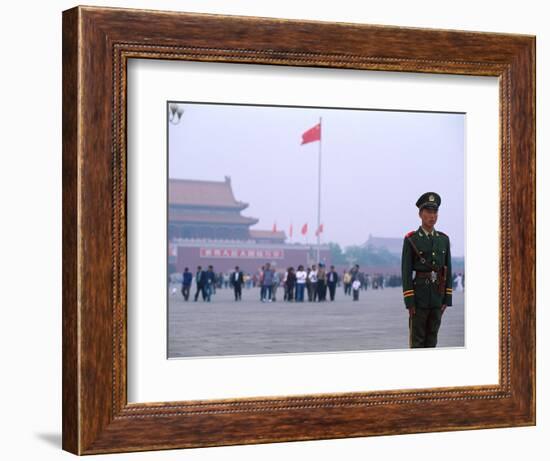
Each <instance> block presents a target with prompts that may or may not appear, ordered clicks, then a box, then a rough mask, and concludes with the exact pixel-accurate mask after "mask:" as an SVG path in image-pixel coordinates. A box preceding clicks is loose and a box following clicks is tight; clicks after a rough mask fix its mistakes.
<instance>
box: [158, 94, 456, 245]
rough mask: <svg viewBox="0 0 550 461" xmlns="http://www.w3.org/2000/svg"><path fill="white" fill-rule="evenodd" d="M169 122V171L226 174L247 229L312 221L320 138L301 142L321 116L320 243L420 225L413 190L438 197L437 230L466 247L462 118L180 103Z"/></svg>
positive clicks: (395, 233) (398, 233) (392, 233)
mask: <svg viewBox="0 0 550 461" xmlns="http://www.w3.org/2000/svg"><path fill="white" fill-rule="evenodd" d="M182 107H183V108H184V110H185V112H184V114H183V116H182V120H181V122H180V123H179V124H178V125H173V124H170V123H169V139H168V143H169V146H168V149H169V177H171V178H183V179H203V180H214V181H223V180H224V176H226V175H227V176H230V177H231V182H232V185H233V192H234V194H235V198H236V199H237V200H241V201H243V202H247V203H249V204H250V206H249V207H248V208H246V209H245V210H243V212H242V214H243V215H244V216H251V217H255V218H258V219H259V222H258V224H256V225H255V226H254V227H253V229H271V228H272V227H273V223H274V222H276V223H277V228H278V229H281V230H285V231H286V233H287V235H288V232H289V226H290V223H293V225H294V236H293V241H298V242H305V241H306V238H304V237H303V236H302V235H301V234H300V232H299V230H300V228H301V227H302V225H303V224H304V223H306V222H307V223H308V225H309V230H310V232H309V237H308V238H307V241H309V242H314V241H315V236H314V234H313V232H314V230H315V228H316V224H317V181H318V158H319V142H318V141H317V142H312V143H309V144H305V145H300V143H301V140H302V133H303V132H304V131H306V130H308V129H309V128H311V127H313V126H314V125H315V124H316V123H318V122H319V117H322V136H321V137H322V139H321V149H322V165H321V166H322V171H321V222H322V223H323V226H324V232H323V234H322V237H321V238H322V240H321V241H322V242H328V241H334V242H337V243H339V244H340V245H342V246H347V245H354V244H362V243H364V242H365V241H366V240H367V238H368V236H369V234H372V235H374V236H379V237H399V238H401V237H403V235H404V234H405V233H407V232H408V231H410V230H413V229H416V228H417V227H418V226H419V224H420V221H419V217H418V209H417V208H416V206H415V203H416V200H417V199H418V197H419V196H420V195H421V194H422V193H424V192H428V191H435V192H437V193H439V194H440V195H441V197H442V204H441V207H440V209H439V221H438V223H437V224H436V229H440V230H442V231H444V232H446V233H447V234H449V236H450V237H451V244H452V251H453V256H462V255H463V254H464V115H463V114H442V113H425V112H424V113H419V112H394V111H388V112H386V111H374V110H346V109H326V108H322V109H319V108H290V107H278V106H275V107H274V106H269V107H265V106H264V107H261V106H245V105H219V104H195V103H182Z"/></svg>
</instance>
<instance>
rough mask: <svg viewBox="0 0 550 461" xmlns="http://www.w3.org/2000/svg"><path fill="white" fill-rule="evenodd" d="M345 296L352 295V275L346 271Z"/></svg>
mask: <svg viewBox="0 0 550 461" xmlns="http://www.w3.org/2000/svg"><path fill="white" fill-rule="evenodd" d="M343 278H344V295H348V296H349V295H350V294H351V282H352V280H351V274H350V273H349V271H344V277H343Z"/></svg>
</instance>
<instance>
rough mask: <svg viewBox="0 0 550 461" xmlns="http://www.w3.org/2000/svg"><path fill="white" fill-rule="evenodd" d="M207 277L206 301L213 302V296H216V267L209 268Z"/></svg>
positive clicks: (205, 287) (205, 286)
mask: <svg viewBox="0 0 550 461" xmlns="http://www.w3.org/2000/svg"><path fill="white" fill-rule="evenodd" d="M205 277H206V281H205V285H204V289H205V291H206V301H207V302H211V300H212V294H216V273H215V272H214V266H212V265H210V266H208V270H207V271H206V275H205Z"/></svg>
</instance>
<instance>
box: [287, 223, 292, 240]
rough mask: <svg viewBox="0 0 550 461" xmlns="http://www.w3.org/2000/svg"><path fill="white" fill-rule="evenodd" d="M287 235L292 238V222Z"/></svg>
mask: <svg viewBox="0 0 550 461" xmlns="http://www.w3.org/2000/svg"><path fill="white" fill-rule="evenodd" d="M288 235H289V237H290V238H292V224H290V229H289V232H288Z"/></svg>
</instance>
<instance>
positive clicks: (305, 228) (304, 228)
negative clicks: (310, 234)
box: [302, 223, 307, 235]
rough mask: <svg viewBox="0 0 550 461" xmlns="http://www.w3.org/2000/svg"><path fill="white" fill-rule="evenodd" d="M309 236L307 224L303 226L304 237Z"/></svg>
mask: <svg viewBox="0 0 550 461" xmlns="http://www.w3.org/2000/svg"><path fill="white" fill-rule="evenodd" d="M306 234H307V223H305V224H304V225H303V226H302V235H306Z"/></svg>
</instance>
